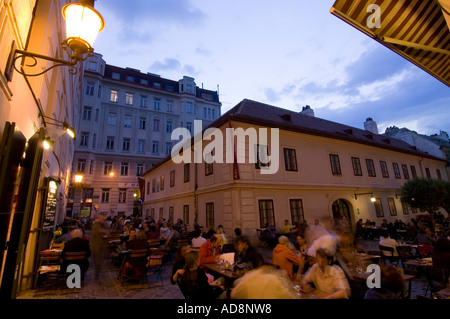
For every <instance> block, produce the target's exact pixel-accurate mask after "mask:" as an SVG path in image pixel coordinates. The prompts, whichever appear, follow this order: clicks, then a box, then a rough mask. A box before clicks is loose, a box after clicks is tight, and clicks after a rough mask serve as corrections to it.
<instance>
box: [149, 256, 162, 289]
mask: <svg viewBox="0 0 450 319" xmlns="http://www.w3.org/2000/svg"><path fill="white" fill-rule="evenodd" d="M164 256H165V249H164V248H152V249H150V256H149V258H148V263H147V276H152V275H156V277H157V278H159V279H160V280H161V286H164V283H163V279H162V271H163V268H164V267H165V265H164ZM147 282H148V284H150V282H149V281H147Z"/></svg>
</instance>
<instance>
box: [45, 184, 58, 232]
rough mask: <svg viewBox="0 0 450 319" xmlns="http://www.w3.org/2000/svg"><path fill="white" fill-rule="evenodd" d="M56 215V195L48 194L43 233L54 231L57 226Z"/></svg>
mask: <svg viewBox="0 0 450 319" xmlns="http://www.w3.org/2000/svg"><path fill="white" fill-rule="evenodd" d="M55 214H56V193H52V192H48V195H47V204H46V205H45V212H44V222H43V225H42V230H43V231H53V227H54V226H55Z"/></svg>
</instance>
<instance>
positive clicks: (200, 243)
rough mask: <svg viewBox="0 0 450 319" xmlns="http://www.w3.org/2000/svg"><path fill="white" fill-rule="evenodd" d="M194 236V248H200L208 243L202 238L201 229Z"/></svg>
mask: <svg viewBox="0 0 450 319" xmlns="http://www.w3.org/2000/svg"><path fill="white" fill-rule="evenodd" d="M193 235H194V238H192V248H200V247H202V246H203V244H204V243H206V242H207V241H208V240H207V239H206V238H204V237H202V233H201V231H200V229H196V230H195V231H194V234H193Z"/></svg>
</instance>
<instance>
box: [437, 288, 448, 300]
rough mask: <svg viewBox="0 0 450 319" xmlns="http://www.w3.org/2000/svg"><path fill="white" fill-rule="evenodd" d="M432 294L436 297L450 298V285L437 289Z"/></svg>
mask: <svg viewBox="0 0 450 319" xmlns="http://www.w3.org/2000/svg"><path fill="white" fill-rule="evenodd" d="M433 295H434V297H435V298H437V299H450V287H447V288H444V289H442V290H439V291H438V292H436V293H435V294H433Z"/></svg>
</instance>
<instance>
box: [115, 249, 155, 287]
mask: <svg viewBox="0 0 450 319" xmlns="http://www.w3.org/2000/svg"><path fill="white" fill-rule="evenodd" d="M148 255H149V252H148V250H147V249H135V250H131V251H130V252H129V254H128V258H127V260H126V262H125V267H124V269H123V271H122V274H121V277H120V279H121V282H122V285H123V284H124V283H125V282H128V281H130V280H133V279H136V280H144V281H147V276H146V270H147V269H146V265H147V258H148Z"/></svg>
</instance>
